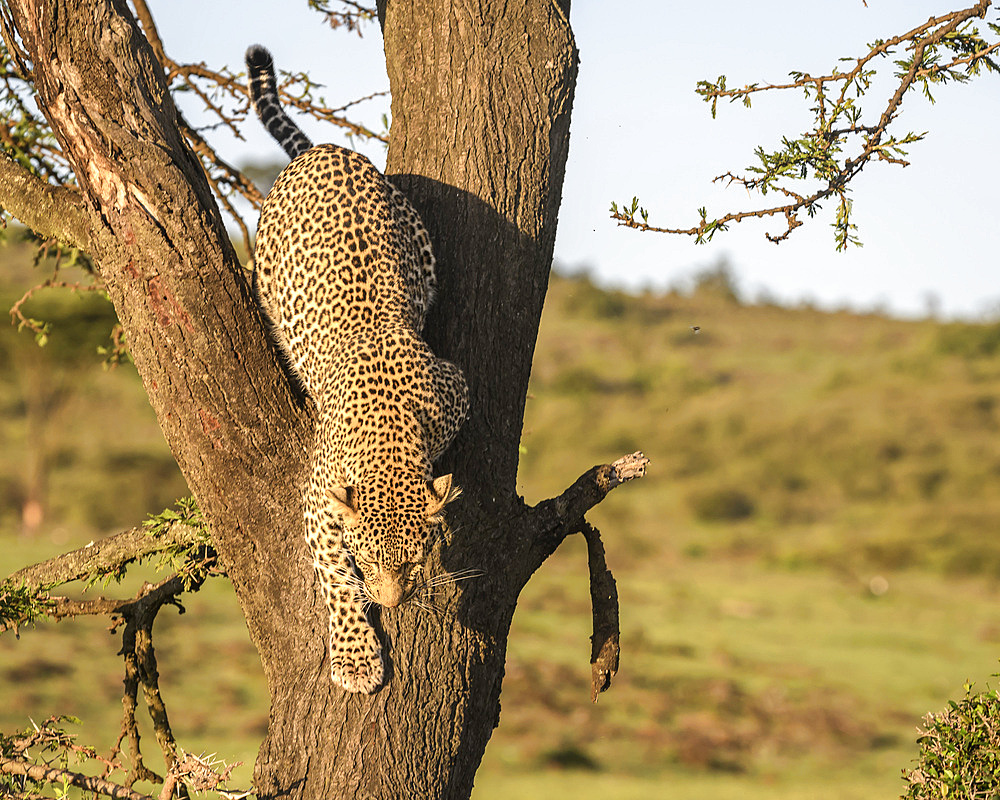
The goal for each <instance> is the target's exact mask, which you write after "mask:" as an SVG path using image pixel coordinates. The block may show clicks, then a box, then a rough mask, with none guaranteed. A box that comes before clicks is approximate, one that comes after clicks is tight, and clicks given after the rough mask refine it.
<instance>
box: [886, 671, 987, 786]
mask: <svg viewBox="0 0 1000 800" xmlns="http://www.w3.org/2000/svg"><path fill="white" fill-rule="evenodd" d="M917 742H918V744H919V745H920V756H919V758H918V759H917V766H916V767H915V768H914V769H912V770H906V769H904V770H903V780H904V781H906V783H907V790H906V794H905V795H903V797H904V798H905V800H931V798H933V799H934V800H940V798H956V800H979V798H983V800H986V798H995V797H998V796H1000V698H998V697H997V693H996V691H995V690H993V689H989V688H987V691H985V692H982V693H981V694H976V695H973V694H972V684H971V683H967V684H966V685H965V698H964V699H963V700H960V701H959V702H957V703H956V702H955V701H954V700H952V701H950V702H949V708H948V709H947V710H946V711H944V712H942V713H940V714H928V715H927V716H926V717H925V718H924V727H923V730H922V732H921V735H920V737H919V738H918V739H917Z"/></svg>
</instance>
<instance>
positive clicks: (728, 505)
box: [689, 488, 757, 522]
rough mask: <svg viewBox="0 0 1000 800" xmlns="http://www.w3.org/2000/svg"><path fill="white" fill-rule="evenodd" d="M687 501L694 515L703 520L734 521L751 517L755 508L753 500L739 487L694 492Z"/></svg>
mask: <svg viewBox="0 0 1000 800" xmlns="http://www.w3.org/2000/svg"><path fill="white" fill-rule="evenodd" d="M689 502H690V505H691V510H692V511H693V512H694V515H695V516H696V517H697V518H698V519H700V520H702V521H703V522H735V521H736V520H741V519H746V518H747V517H752V516H753V515H754V512H755V511H756V510H757V509H756V507H755V506H754V503H753V500H751V499H750V498H749V497H747V495H746V494H744V493H743V492H741V491H740V490H739V489H729V488H719V489H708V490H705V491H700V492H695V493H694V494H693V495H691V498H690V500H689Z"/></svg>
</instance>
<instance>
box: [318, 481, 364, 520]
mask: <svg viewBox="0 0 1000 800" xmlns="http://www.w3.org/2000/svg"><path fill="white" fill-rule="evenodd" d="M326 499H327V500H329V501H330V505H331V506H333V511H334V513H335V514H339V515H340V518H341V520H343V522H344V523H345V524H346V525H353V524H354V523H356V522H357V521H358V519H360V517H361V514H360V513H359V512H358V493H357V491H356V490H355V488H354V487H353V486H331V487H330V488H329V489H328V490H327V492H326Z"/></svg>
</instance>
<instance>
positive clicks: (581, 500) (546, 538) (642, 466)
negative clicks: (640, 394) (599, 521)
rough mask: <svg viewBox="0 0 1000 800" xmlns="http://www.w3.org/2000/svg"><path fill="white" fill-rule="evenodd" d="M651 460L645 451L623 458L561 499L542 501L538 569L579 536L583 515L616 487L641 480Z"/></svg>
mask: <svg viewBox="0 0 1000 800" xmlns="http://www.w3.org/2000/svg"><path fill="white" fill-rule="evenodd" d="M648 464H649V459H648V458H646V456H645V455H643V453H642V451H636V452H635V453H630V454H629V455H627V456H622V457H621V458H619V459H618V460H617V461H613V462H612V463H610V464H601V465H599V466H596V467H591V468H590V469H589V470H587V471H586V472H585V473H584V474H583V475H581V476H580V477H579V478H577V479H576V481H574V483H573V485H572V486H570V487H569V488H568V489H567V490H566V491H564V492H563V493H562V494H561V495H559V496H558V497H554V498H552V499H550V500H543V501H542V502H541V503H539V504H538V505H536V506H535V507H534V508H533V509H532V510H531V512H532V516H533V517H534V518H535V519H537V520H539V522H540V524H539V528H538V529H539V530H541V531H542V532H543V533H542V535H541V537H540V538H539V540H538V542H537V544H538V547H539V555H540V556H541V558H540V560H539V561H538V563H537V564H535V567H534V568H535V569H537V568H538V566H539V565H540V564H541V563H542V561H544V560H545V559H546V558H548V557H549V556H550V555H551V554H552V553H554V552H555V549H556V547H558V546H559V543H560V542H561V541H562V540H563V539H565V538H566V537H567V536H568V535H569V534H571V533H576V532H577V531H579V530H580V526H581V524H583V515H584V514H586V513H587V512H588V511H589V510H590V509H591V508H593V507H594V506H596V505H597V504H598V503H600V502H601V501H602V500H603V499H604V498H605V497H607V495H608V492H610V491H611V490H612V489H614V488H615V487H616V486H620V485H621V484H623V483H627V482H628V481H631V480H634V479H635V478H641V477H642V476H643V475H645V474H646V466H647V465H648Z"/></svg>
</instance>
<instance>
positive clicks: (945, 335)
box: [937, 322, 1000, 358]
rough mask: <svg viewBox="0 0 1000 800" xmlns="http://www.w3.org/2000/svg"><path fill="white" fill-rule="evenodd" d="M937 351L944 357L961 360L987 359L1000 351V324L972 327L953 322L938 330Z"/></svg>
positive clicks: (971, 325) (967, 324)
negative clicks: (954, 356)
mask: <svg viewBox="0 0 1000 800" xmlns="http://www.w3.org/2000/svg"><path fill="white" fill-rule="evenodd" d="M937 349H938V352H939V353H943V354H945V355H956V356H961V357H963V358H989V357H990V356H995V355H996V354H997V352H998V351H1000V322H997V323H993V324H991V325H973V324H969V323H962V322H955V323H952V324H951V325H944V326H942V327H941V328H940V330H939V332H938V337H937Z"/></svg>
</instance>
